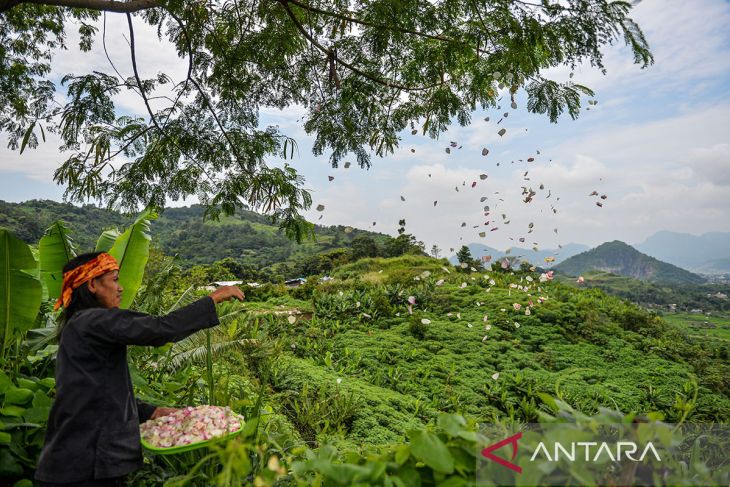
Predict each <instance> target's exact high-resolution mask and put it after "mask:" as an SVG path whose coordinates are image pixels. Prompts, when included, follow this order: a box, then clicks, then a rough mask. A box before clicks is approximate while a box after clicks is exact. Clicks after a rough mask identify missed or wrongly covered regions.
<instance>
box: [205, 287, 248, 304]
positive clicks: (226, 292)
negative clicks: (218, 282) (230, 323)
mask: <svg viewBox="0 0 730 487" xmlns="http://www.w3.org/2000/svg"><path fill="white" fill-rule="evenodd" d="M208 296H210V297H211V298H213V301H215V304H218V303H221V302H223V301H229V300H231V299H237V300H239V301H243V298H244V297H245V296H244V294H243V291H241V289H239V287H238V286H221V287H219V288H218V289H216V290H215V291H213V292H212V293H210V294H209V295H208Z"/></svg>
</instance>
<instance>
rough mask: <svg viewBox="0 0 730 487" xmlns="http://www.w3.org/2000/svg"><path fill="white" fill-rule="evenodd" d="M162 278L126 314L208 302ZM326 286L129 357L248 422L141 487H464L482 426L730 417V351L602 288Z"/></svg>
mask: <svg viewBox="0 0 730 487" xmlns="http://www.w3.org/2000/svg"><path fill="white" fill-rule="evenodd" d="M138 221H139V220H138ZM132 231H137V230H132ZM57 233H58V232H57ZM6 235H7V232H6ZM48 235H51V233H50V232H49V234H47V236H48ZM43 255H44V254H42V253H41V254H40V256H41V264H42V265H43V262H44V257H43ZM154 266H156V270H155V271H154V272H152V271H150V269H151V268H152V267H151V263H148V267H147V269H148V272H147V273H146V276H145V279H144V281H143V282H142V283H141V286H140V287H139V292H138V293H137V295H136V297H135V300H134V302H133V303H132V305H131V306H132V307H134V308H136V309H140V310H143V311H146V312H149V313H164V312H167V311H168V310H171V309H175V308H176V307H178V306H180V305H182V304H184V303H186V302H189V301H191V300H192V299H195V297H196V295H198V294H197V292H196V291H195V288H194V286H191V287H190V288H188V289H186V290H184V291H183V292H180V290H179V286H180V283H179V279H178V277H177V275H176V273H175V264H174V262H172V261H171V260H170V259H169V258H164V257H160V258H158V261H157V262H156V263H155V264H154ZM137 270H139V269H137ZM124 272H125V273H127V272H131V269H126V270H124ZM120 274H121V273H120ZM331 275H332V276H334V278H335V280H334V281H329V282H319V281H318V280H317V279H310V280H309V281H308V282H307V283H306V284H305V285H303V286H300V287H297V288H293V289H288V288H286V287H284V286H283V285H280V284H273V283H270V284H265V285H263V286H261V287H259V288H252V289H247V300H246V302H245V303H240V304H232V303H228V304H225V305H221V309H220V310H219V314H220V315H221V316H224V317H225V318H224V319H223V320H222V324H221V325H220V326H219V327H216V328H214V329H213V330H211V332H210V333H209V335H208V336H210V344H209V345H207V344H206V333H205V332H201V333H198V334H196V335H193V336H191V337H190V338H188V339H186V340H184V341H183V342H180V343H177V344H174V345H166V346H164V347H160V348H143V347H132V349H131V350H130V361H131V367H132V370H133V375H134V382H135V386H136V388H137V394H138V396H139V397H141V398H143V399H145V400H147V401H149V402H153V403H156V404H159V405H169V406H182V405H190V404H204V403H208V404H228V405H231V406H232V407H233V408H234V409H235V410H237V411H239V412H241V413H242V414H244V415H245V416H246V417H247V418H249V427H248V428H247V431H246V432H245V433H244V435H243V438H242V439H241V440H240V441H234V442H229V443H228V444H227V445H226V446H225V447H222V448H220V449H216V450H213V451H212V452H210V454H209V455H206V454H205V452H197V453H194V454H193V453H191V454H189V455H187V456H178V457H174V458H172V459H167V460H165V459H163V458H161V457H155V456H150V457H149V458H148V462H147V464H146V466H145V468H144V469H142V470H140V471H138V472H136V473H135V475H134V476H133V477H132V478H131V479H130V482H131V483H132V484H133V485H155V484H156V483H159V482H160V481H163V480H169V481H170V482H171V483H173V481H181V482H182V481H187V482H190V483H192V484H193V485H210V484H213V483H217V484H219V485H235V484H236V483H239V484H240V483H241V482H253V479H254V478H258V479H259V480H257V482H258V483H259V485H267V484H268V485H271V484H273V483H275V482H279V483H282V484H286V483H287V482H289V481H298V482H301V483H302V484H303V485H308V484H311V483H314V482H317V481H326V483H328V484H331V485H349V484H352V483H357V481H360V482H363V483H369V484H374V485H417V484H418V483H422V484H424V485H433V484H435V483H437V482H439V481H444V480H446V479H447V478H451V479H452V480H451V481H452V482H454V484H455V485H464V482H467V483H468V482H471V481H473V478H474V475H475V471H474V468H475V465H476V463H475V455H476V452H477V445H478V444H479V442H480V441H481V440H479V438H480V437H479V436H478V435H475V434H474V431H475V429H476V424H477V422H479V423H487V422H495V421H499V422H505V423H508V422H511V421H518V422H531V421H532V422H536V421H539V420H546V421H547V420H549V418H550V417H552V415H554V414H556V413H558V412H559V411H562V412H561V413H560V414H562V415H564V416H565V415H567V416H568V417H575V418H576V419H577V418H580V417H582V416H581V414H587V415H589V416H594V417H602V418H603V420H607V419H608V418H609V417H611V418H613V420H614V421H615V420H616V418H624V419H623V420H627V419H626V418H628V420H629V421H630V419H631V418H632V417H633V416H634V415H635V414H649V413H652V414H650V415H649V416H650V417H657V418H663V419H665V420H666V421H668V422H677V423H682V422H727V421H729V420H730V365H729V362H728V357H729V354H730V346H729V344H728V343H727V342H723V341H707V340H704V339H701V338H696V337H693V336H692V335H690V334H687V333H686V332H683V331H682V330H680V329H678V328H677V327H674V326H669V325H667V324H666V323H665V322H664V321H663V320H662V318H661V317H659V316H657V315H655V314H652V313H648V312H646V311H645V310H643V309H641V308H639V307H637V306H636V305H633V304H631V303H628V302H626V301H623V300H621V299H619V298H616V297H611V296H608V295H606V294H604V293H603V292H602V291H601V290H599V289H578V288H574V287H572V286H568V285H565V284H562V283H558V282H550V281H549V280H548V281H547V282H540V279H539V277H540V276H539V274H538V273H530V272H529V271H525V270H512V269H509V268H508V269H502V268H501V266H495V267H494V268H493V269H492V270H490V271H488V272H484V271H481V272H472V271H471V270H470V269H469V267H468V266H467V267H461V266H456V267H454V266H450V265H449V264H448V263H447V262H446V261H445V260H444V259H440V260H439V259H433V258H429V257H425V256H416V255H412V256H402V257H396V258H377V257H376V258H362V259H359V260H357V261H355V262H352V263H349V264H345V265H342V266H339V267H337V268H335V269H333V270H332V272H331ZM44 282H45V281H44ZM0 284H2V283H0ZM0 294H2V293H0ZM410 298H412V299H410ZM53 323H54V318H53V315H52V314H49V313H48V310H47V309H46V308H44V307H41V308H40V312H39V315H38V319H37V320H36V322H35V324H33V323H31V324H30V325H31V326H36V327H38V328H37V329H36V330H34V331H32V332H28V331H22V330H20V332H18V333H14V334H13V335H12V339H11V340H9V341H7V340H6V342H7V343H9V344H10V346H5V347H4V350H5V352H4V353H5V354H6V357H8V358H9V360H8V361H7V362H5V363H4V372H3V374H0V393H2V394H4V398H3V404H4V406H3V408H2V410H1V411H0V414H1V416H0V421H2V423H3V424H4V425H5V426H4V428H5V431H6V433H4V434H2V435H0V456H2V462H1V463H0V465H2V469H3V470H2V472H0V474H2V475H10V476H11V478H13V479H19V478H22V477H26V478H27V477H28V476H30V475H31V474H32V471H33V467H34V465H35V461H36V460H37V455H38V453H39V451H40V450H39V449H40V447H41V446H42V438H43V431H44V429H43V428H44V422H45V417H46V416H47V414H48V407H49V406H50V402H51V400H52V397H53V393H54V389H53V379H52V374H53V354H54V352H55V345H54V344H53V341H52V336H53V333H52V332H53V327H54V324H53ZM44 324H48V326H49V327H48V328H46V327H43V325H44ZM10 329H11V330H12V327H11V328H10ZM42 337H45V339H43V338H42ZM206 359H209V360H206ZM605 408H609V409H610V410H612V411H614V412H612V413H610V414H611V415H613V416H606V414H608V413H607V412H606V411H607V409H605ZM577 411H580V413H578V412H577ZM445 445H448V448H447V447H446V446H445ZM434 452H436V453H437V454H435V453H434ZM693 468H694V467H693ZM705 475H709V474H708V473H707V472H705ZM277 479H278V480H277ZM358 479H359V480H358ZM395 479H398V481H399V482H401V483H398V481H396V480H395Z"/></svg>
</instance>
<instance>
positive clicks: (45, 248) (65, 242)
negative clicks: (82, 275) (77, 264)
mask: <svg viewBox="0 0 730 487" xmlns="http://www.w3.org/2000/svg"><path fill="white" fill-rule="evenodd" d="M38 254H39V257H40V266H41V267H40V272H41V273H40V276H41V282H42V283H43V285H44V286H45V288H46V291H47V293H48V295H47V298H48V299H53V300H55V299H58V297H59V296H60V295H61V284H62V283H63V266H65V265H66V264H67V263H68V261H69V260H71V259H72V258H74V257H76V246H75V244H74V241H73V239H72V238H71V235H70V233H69V230H68V228H66V226H65V225H64V223H63V222H62V221H61V220H59V221H57V222H55V223H54V224H53V225H51V226H50V227H48V229H47V230H46V233H45V235H44V236H43V237H42V238H41V240H40V242H39V243H38Z"/></svg>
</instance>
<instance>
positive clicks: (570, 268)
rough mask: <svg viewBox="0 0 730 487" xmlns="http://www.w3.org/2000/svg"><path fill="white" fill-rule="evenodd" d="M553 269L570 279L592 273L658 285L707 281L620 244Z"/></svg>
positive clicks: (608, 246) (612, 244) (605, 245)
mask: <svg viewBox="0 0 730 487" xmlns="http://www.w3.org/2000/svg"><path fill="white" fill-rule="evenodd" d="M554 269H555V270H556V271H559V272H561V273H564V274H567V275H571V276H579V275H581V274H585V273H587V272H589V271H604V272H610V273H612V274H617V275H620V276H628V277H632V278H634V279H639V280H642V281H649V282H655V283H671V284H701V283H703V282H704V281H705V279H704V278H702V277H700V276H698V275H696V274H693V273H691V272H689V271H686V270H684V269H680V268H679V267H676V266H673V265H672V264H667V263H666V262H662V261H660V260H657V259H655V258H653V257H649V256H648V255H646V254H642V253H641V252H639V251H638V250H636V249H635V248H633V247H631V246H630V245H627V244H625V243H623V242H620V241H618V240H614V241H613V242H606V243H604V244H601V245H599V246H598V247H596V248H594V249H591V250H589V251H587V252H583V253H581V254H578V255H574V256H573V257H571V258H569V259H566V260H565V261H563V262H561V263H560V264H558V265H556V266H555V267H554Z"/></svg>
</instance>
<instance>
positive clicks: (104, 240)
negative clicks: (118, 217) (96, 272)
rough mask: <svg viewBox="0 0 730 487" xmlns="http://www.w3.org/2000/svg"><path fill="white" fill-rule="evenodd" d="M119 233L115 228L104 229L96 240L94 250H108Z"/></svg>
mask: <svg viewBox="0 0 730 487" xmlns="http://www.w3.org/2000/svg"><path fill="white" fill-rule="evenodd" d="M120 235H121V233H119V230H117V229H116V228H112V229H109V230H104V231H103V232H101V235H99V239H98V240H97V241H96V249H95V250H96V252H109V250H110V249H111V248H112V247H113V246H114V242H116V241H117V239H118V238H119V236H120Z"/></svg>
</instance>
